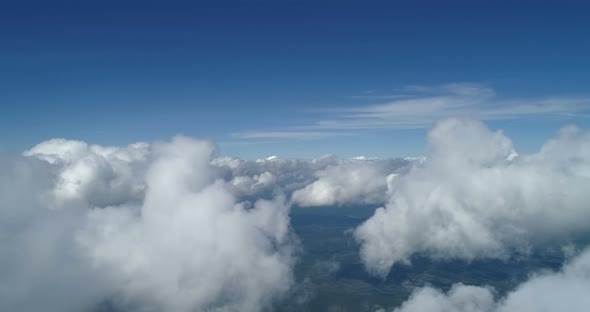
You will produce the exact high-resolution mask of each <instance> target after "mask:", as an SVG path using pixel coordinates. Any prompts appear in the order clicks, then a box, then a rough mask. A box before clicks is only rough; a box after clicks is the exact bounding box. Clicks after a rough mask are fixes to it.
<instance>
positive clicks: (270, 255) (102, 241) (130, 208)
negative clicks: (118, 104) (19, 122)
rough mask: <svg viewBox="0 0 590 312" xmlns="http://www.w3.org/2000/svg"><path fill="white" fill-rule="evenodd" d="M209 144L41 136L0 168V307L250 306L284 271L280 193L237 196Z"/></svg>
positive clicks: (287, 262) (282, 281) (284, 209)
mask: <svg viewBox="0 0 590 312" xmlns="http://www.w3.org/2000/svg"><path fill="white" fill-rule="evenodd" d="M212 153H213V145H212V144H211V143H209V142H206V141H197V140H193V139H190V138H186V137H176V138H174V139H173V140H172V141H171V142H169V143H156V144H143V143H142V144H136V145H131V146H128V147H126V148H105V147H99V146H92V145H88V144H86V143H83V142H75V141H65V140H52V141H48V142H44V143H42V144H40V145H38V146H36V147H35V148H33V149H31V150H29V151H27V152H26V153H25V156H14V155H13V156H6V159H5V160H4V161H3V162H2V164H3V166H5V168H3V169H6V170H2V171H0V192H1V194H0V195H2V196H0V214H1V216H2V218H1V219H0V222H1V227H0V243H1V247H0V249H1V250H0V270H1V273H2V274H1V275H2V277H3V278H2V279H1V280H0V310H6V311H38V310H44V311H84V310H91V309H92V308H93V307H96V306H97V305H98V304H100V303H102V302H105V301H108V302H111V304H113V305H115V306H117V307H121V308H124V309H127V310H132V311H134V310H141V311H146V310H149V311H204V310H207V311H237V310H240V311H259V310H261V309H264V308H265V307H268V306H269V305H271V304H272V302H273V300H275V299H276V298H277V297H280V296H282V295H283V294H285V293H286V292H287V290H288V289H289V287H290V285H291V283H292V266H293V256H292V244H291V239H290V234H289V233H290V230H289V217H288V206H287V205H286V204H285V200H284V199H283V198H280V197H279V198H277V199H275V200H267V201H257V202H255V203H254V204H253V205H252V207H249V206H248V207H246V206H244V204H242V203H239V202H238V201H237V199H236V197H235V196H234V194H233V193H232V190H231V186H230V185H228V183H226V182H225V181H223V180H220V179H218V178H217V172H216V170H215V169H214V168H212V167H211V165H210V162H211V155H212Z"/></svg>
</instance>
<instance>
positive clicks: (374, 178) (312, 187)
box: [291, 157, 409, 207]
mask: <svg viewBox="0 0 590 312" xmlns="http://www.w3.org/2000/svg"><path fill="white" fill-rule="evenodd" d="M408 164H409V161H407V160H403V159H389V160H379V159H373V160H371V159H366V158H360V157H357V158H355V159H351V160H347V161H341V162H339V163H337V164H334V165H330V166H328V167H326V168H325V169H323V170H320V171H318V172H317V173H316V174H315V175H316V176H317V180H316V181H314V182H313V183H311V184H309V185H307V186H306V187H304V188H302V189H299V190H297V191H295V192H294V193H293V196H292V198H291V200H292V201H293V203H295V204H297V205H299V206H302V207H310V206H333V205H338V206H343V205H351V204H377V205H379V204H383V203H385V201H386V198H387V193H388V192H389V191H391V190H390V187H392V186H393V185H392V181H393V179H394V178H395V176H396V175H397V174H396V173H395V171H398V170H400V169H405V168H406V167H407V166H408Z"/></svg>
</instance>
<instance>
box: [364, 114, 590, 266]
mask: <svg viewBox="0 0 590 312" xmlns="http://www.w3.org/2000/svg"><path fill="white" fill-rule="evenodd" d="M428 141H429V148H430V153H429V155H428V156H427V159H426V161H425V162H424V164H423V166H419V167H414V168H413V169H412V170H411V171H410V172H409V173H408V174H406V175H402V176H400V177H398V178H397V179H395V180H394V181H393V185H392V189H393V192H392V193H391V197H390V198H389V201H388V203H387V204H386V205H385V207H384V208H379V209H377V210H376V211H375V214H374V215H373V217H371V218H370V219H368V220H367V221H366V222H365V223H363V224H362V225H361V226H359V227H358V228H357V229H356V231H355V237H356V238H357V239H358V241H359V242H360V243H361V257H362V259H363V261H364V263H365V265H366V267H367V268H368V269H369V271H370V272H372V273H374V274H377V275H382V276H384V275H386V274H387V273H388V272H389V270H390V268H391V267H392V265H393V264H395V263H398V262H405V263H407V262H409V261H410V258H411V256H412V255H413V254H416V253H420V254H425V255H429V256H431V257H433V258H437V259H441V258H442V259H465V260H471V259H476V258H506V257H508V256H510V255H511V254H513V253H514V252H518V253H522V254H526V253H528V251H529V249H530V248H535V247H536V246H539V245H543V244H545V243H548V242H558V243H559V242H567V240H568V239H569V238H570V235H574V234H578V233H582V232H584V231H588V229H589V228H590V209H589V207H588V202H590V193H589V192H588V189H590V133H588V132H584V131H582V130H580V129H578V128H576V127H573V126H570V127H566V128H564V129H563V130H562V131H561V132H560V133H559V135H558V136H557V137H556V138H554V139H551V140H549V141H548V142H547V143H545V145H544V146H543V147H542V148H541V150H540V151H539V152H538V153H536V154H533V155H521V156H518V154H517V153H516V152H515V151H514V148H513V146H512V142H511V141H510V139H509V138H507V137H506V136H504V134H503V133H502V132H501V131H497V132H492V131H490V130H489V129H488V128H487V127H486V126H485V125H483V124H482V123H480V122H477V121H473V120H464V119H448V120H445V121H441V122H439V123H438V124H437V125H436V126H435V127H434V128H433V129H432V130H431V131H430V132H429V134H428Z"/></svg>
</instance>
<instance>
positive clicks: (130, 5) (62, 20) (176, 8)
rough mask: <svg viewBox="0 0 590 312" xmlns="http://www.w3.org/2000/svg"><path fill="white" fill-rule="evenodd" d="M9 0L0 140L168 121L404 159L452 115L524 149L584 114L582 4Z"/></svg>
mask: <svg viewBox="0 0 590 312" xmlns="http://www.w3.org/2000/svg"><path fill="white" fill-rule="evenodd" d="M6 2H7V1H4V2H3V3H2V4H0V38H1V41H0V45H1V48H0V105H1V111H0V147H1V148H3V149H9V150H22V149H24V148H27V147H30V146H32V145H34V144H36V143H38V142H40V141H42V140H45V139H48V138H53V137H64V138H69V139H79V140H85V141H88V142H92V143H98V144H105V145H121V144H128V143H132V142H135V141H141V140H144V141H152V140H157V139H167V138H169V137H171V136H173V135H174V134H177V133H180V134H185V135H190V136H194V137H204V138H212V139H214V140H215V141H216V142H217V143H218V144H219V145H220V153H221V154H224V155H233V156H240V157H244V158H256V157H263V156H268V155H274V154H276V155H279V156H283V157H313V156H319V155H321V154H325V153H334V154H337V155H341V156H353V155H360V154H364V155H369V156H387V155H390V156H404V155H418V154H423V153H424V152H425V150H424V147H425V141H424V134H425V131H426V129H427V128H428V126H429V125H430V124H431V123H432V121H433V120H436V119H437V118H442V117H446V116H449V115H453V114H458V115H468V116H473V117H476V118H482V119H484V120H486V122H487V123H488V124H489V125H490V126H491V127H492V128H502V129H505V130H506V132H507V133H508V134H509V136H511V137H512V138H513V139H514V140H515V143H516V145H517V146H519V147H521V148H522V149H524V150H531V151H532V150H534V149H535V148H537V147H538V146H539V144H541V143H542V142H543V140H544V139H545V138H547V137H548V136H550V135H552V134H553V133H554V132H555V131H556V130H557V129H558V128H559V127H561V126H563V125H565V124H568V123H575V124H578V125H579V126H581V127H583V128H588V126H589V124H590V122H589V117H588V112H589V111H590V109H589V108H590V100H587V99H590V89H589V82H590V79H589V78H588V75H589V73H590V57H589V56H590V4H585V3H584V1H576V2H572V1H552V2H545V1H461V2H460V1H286V0H285V1H283V0H274V1H210V2H208V1H207V2H206V1H193V3H191V2H188V1H186V2H174V1H68V2H64V1H14V3H13V4H7V3H6ZM516 2H518V3H516ZM456 103H460V104H456Z"/></svg>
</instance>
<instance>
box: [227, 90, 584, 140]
mask: <svg viewBox="0 0 590 312" xmlns="http://www.w3.org/2000/svg"><path fill="white" fill-rule="evenodd" d="M399 91H400V93H401V94H400V95H399V96H398V95H395V94H392V95H385V96H384V97H385V98H393V100H392V101H390V102H387V103H383V104H376V105H362V106H356V107H339V108H331V109H323V110H313V111H311V112H310V113H311V114H313V115H310V122H309V123H308V124H301V125H299V126H294V127H291V128H289V129H287V130H285V129H281V130H282V131H273V130H269V131H252V132H244V133H242V134H236V136H237V137H240V138H242V139H258V138H268V137H273V136H280V137H281V138H284V139H290V138H309V139H323V138H326V137H327V136H328V135H327V133H330V136H331V135H337V134H338V133H340V132H346V133H348V134H354V133H358V132H359V131H372V130H383V129H418V128H427V127H431V126H432V125H433V124H434V123H435V122H436V121H438V120H441V119H445V118H450V117H464V118H473V119H479V120H484V121H491V120H508V119H525V118H554V119H555V118H570V117H572V116H578V117H579V116H588V113H589V112H590V97H585V96H577V97H575V96H548V97H540V98H503V97H501V96H498V95H497V94H496V91H495V90H493V89H491V88H489V87H486V86H484V85H480V84H468V83H455V84H446V85H440V86H431V87H428V86H409V87H405V88H402V89H401V90H399ZM363 97H365V98H366V99H367V100H374V99H376V97H377V99H378V95H375V94H370V95H366V96H360V98H363ZM367 97H368V98H367ZM290 133H291V135H290ZM320 134H322V135H320Z"/></svg>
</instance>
